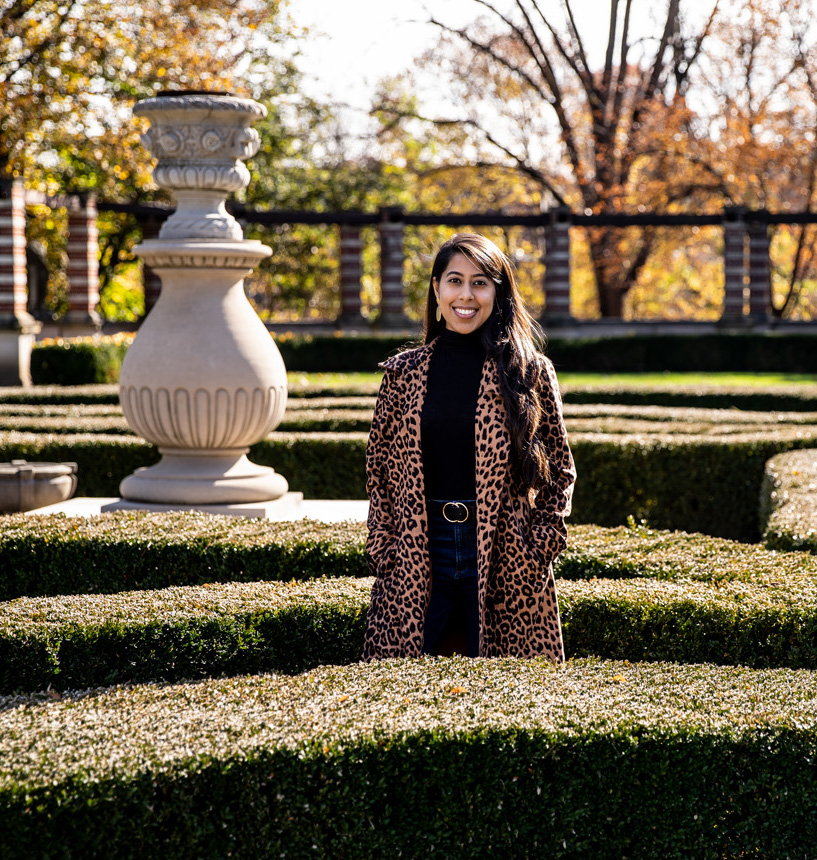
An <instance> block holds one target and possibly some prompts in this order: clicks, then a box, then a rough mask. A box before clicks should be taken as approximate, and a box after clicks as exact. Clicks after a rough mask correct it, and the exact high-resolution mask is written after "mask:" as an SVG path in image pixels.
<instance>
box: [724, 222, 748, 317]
mask: <svg viewBox="0 0 817 860" xmlns="http://www.w3.org/2000/svg"><path fill="white" fill-rule="evenodd" d="M723 274H724V296H723V314H722V315H721V321H722V322H742V321H743V290H744V287H745V286H746V209H745V208H744V207H743V206H727V207H725V208H724V210H723Z"/></svg>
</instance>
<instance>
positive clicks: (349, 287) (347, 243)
mask: <svg viewBox="0 0 817 860" xmlns="http://www.w3.org/2000/svg"><path fill="white" fill-rule="evenodd" d="M362 251H363V240H362V238H361V236H360V227H359V226H358V225H357V224H341V225H340V316H339V317H338V318H337V324H338V325H339V326H341V327H343V328H355V327H359V326H362V325H365V323H366V321H365V320H364V319H363V314H362V313H361V302H360V278H361V276H362V274H363V266H362V265H361V260H360V255H361V253H362Z"/></svg>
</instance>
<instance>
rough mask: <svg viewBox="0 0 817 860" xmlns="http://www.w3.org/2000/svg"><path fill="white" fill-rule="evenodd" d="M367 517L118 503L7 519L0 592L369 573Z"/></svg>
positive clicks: (1, 595) (1, 535) (106, 590)
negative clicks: (282, 518)
mask: <svg viewBox="0 0 817 860" xmlns="http://www.w3.org/2000/svg"><path fill="white" fill-rule="evenodd" d="M365 540H366V526H365V524H364V523H321V522H315V521H311V520H298V521H294V522H270V521H267V520H259V519H245V518H243V517H225V516H212V515H210V514H204V513H197V512H192V511H189V512H185V513H160V514H157V513H149V512H147V511H116V512H113V513H106V514H102V515H101V516H98V517H93V518H89V519H85V518H79V517H65V516H62V515H50V516H26V515H24V514H15V515H13V516H8V517H5V518H4V519H3V529H2V531H0V561H2V566H3V567H4V569H5V573H4V575H3V577H2V578H0V600H12V599H14V598H16V597H22V596H30V597H34V596H49V595H52V596H53V595H58V594H94V593H97V594H111V593H115V592H118V591H131V590H133V589H160V588H166V587H168V586H174V585H201V584H204V583H213V582H256V581H262V580H292V579H298V580H303V579H313V578H317V577H320V576H367V575H368V569H367V566H366V561H365V559H364V556H363V548H364V544H365Z"/></svg>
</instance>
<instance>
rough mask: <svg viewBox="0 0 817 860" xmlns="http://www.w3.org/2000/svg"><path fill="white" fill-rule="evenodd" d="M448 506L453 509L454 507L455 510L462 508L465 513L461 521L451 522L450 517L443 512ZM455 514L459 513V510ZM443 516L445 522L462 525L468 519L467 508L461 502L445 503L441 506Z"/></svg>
mask: <svg viewBox="0 0 817 860" xmlns="http://www.w3.org/2000/svg"><path fill="white" fill-rule="evenodd" d="M449 505H452V506H453V507H455V508H457V509H459V508H462V510H463V511H464V512H465V516H464V517H462V518H461V519H458V520H452V519H451V517H449V516H448V514H447V513H446V510H445V509H446V508H447V507H448V506H449ZM457 513H459V510H458V511H457ZM443 516H444V517H445V518H446V520H447V521H448V522H449V523H464V522H465V521H466V520H467V519H468V506H467V505H464V504H463V503H462V502H446V503H445V504H444V505H443Z"/></svg>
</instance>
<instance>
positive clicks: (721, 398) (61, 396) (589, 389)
mask: <svg viewBox="0 0 817 860" xmlns="http://www.w3.org/2000/svg"><path fill="white" fill-rule="evenodd" d="M379 387H380V384H379V382H361V381H352V382H333V381H330V382H325V381H310V382H307V383H306V384H302V383H298V384H290V387H289V398H290V399H289V404H288V407H287V408H288V409H291V408H293V406H294V405H295V404H296V403H297V402H298V401H303V400H311V399H313V398H316V399H328V398H332V399H334V398H336V397H349V398H372V399H373V398H374V397H375V396H376V394H377V391H378V388H379ZM562 394H563V397H564V401H565V403H566V404H571V403H573V404H602V403H603V404H614V405H630V406H649V405H655V406H670V407H678V408H681V407H687V406H693V407H696V408H708V409H748V410H756V411H792V412H814V411H817V385H791V386H783V385H775V386H773V387H771V388H763V387H757V386H741V385H728V386H727V385H721V386H716V385H700V384H699V385H678V384H672V385H656V384H654V383H645V382H641V381H639V380H638V378H635V379H633V380H632V381H631V382H623V381H621V380H620V379H616V380H614V381H612V382H609V383H604V382H593V383H582V384H579V383H570V382H567V383H564V382H563V383H562ZM372 402H373V400H372ZM0 403H19V404H36V405H39V404H52V403H53V404H59V403H66V404H81V403H102V404H117V405H118V403H119V394H118V388H117V386H115V385H87V386H34V387H32V388H19V387H14V388H0ZM350 405H351V404H350Z"/></svg>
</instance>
